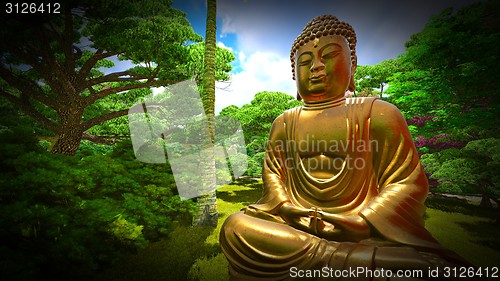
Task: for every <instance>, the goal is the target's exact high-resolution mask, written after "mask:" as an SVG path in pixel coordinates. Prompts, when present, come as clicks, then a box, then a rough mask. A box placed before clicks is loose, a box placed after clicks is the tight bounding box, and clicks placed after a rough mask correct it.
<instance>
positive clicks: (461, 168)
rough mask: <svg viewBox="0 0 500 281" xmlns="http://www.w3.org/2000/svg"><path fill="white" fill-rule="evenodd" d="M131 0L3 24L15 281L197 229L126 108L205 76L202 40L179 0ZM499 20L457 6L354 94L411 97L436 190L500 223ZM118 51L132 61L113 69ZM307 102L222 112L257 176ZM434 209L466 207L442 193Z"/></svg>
mask: <svg viewBox="0 0 500 281" xmlns="http://www.w3.org/2000/svg"><path fill="white" fill-rule="evenodd" d="M119 2H120V4H119V5H118V4H113V3H115V2H114V1H92V0H90V1H71V4H70V2H68V3H64V5H63V8H64V9H63V10H62V14H61V15H60V16H51V17H46V16H44V15H39V16H38V17H31V18H30V20H29V21H27V20H26V18H25V17H23V16H22V15H18V16H12V17H10V18H8V20H7V21H3V22H4V23H5V24H4V28H2V30H1V31H0V35H1V38H3V39H5V38H8V40H3V39H2V41H1V42H0V56H1V57H0V60H1V64H0V86H1V88H0V143H1V146H0V168H1V171H2V176H1V178H0V213H1V215H0V222H1V225H2V226H3V227H2V230H0V239H1V241H2V243H1V245H0V260H1V261H2V262H1V265H0V266H1V269H0V274H1V275H0V279H2V280H88V279H92V278H93V276H95V275H96V274H99V273H100V272H102V271H104V270H106V269H108V268H109V267H112V266H114V262H116V261H117V260H118V259H119V258H120V257H121V256H123V255H125V254H130V253H135V252H138V251H140V250H141V249H144V248H146V247H148V245H150V244H151V243H153V242H158V241H162V240H168V239H172V238H171V237H173V236H172V234H175V233H177V234H178V235H179V236H180V237H184V238H185V239H187V240H189V239H191V238H192V237H191V238H190V237H188V236H185V235H184V236H182V235H183V234H181V233H180V232H181V230H182V229H185V227H188V226H189V225H191V223H192V216H193V215H194V214H195V213H196V212H197V207H196V202H195V201H196V199H194V200H185V201H182V200H181V199H180V197H179V196H178V192H177V189H176V186H175V181H174V178H173V175H172V171H171V168H170V166H169V165H168V163H167V164H165V165H156V164H147V163H142V162H140V161H138V160H136V158H135V155H134V152H133V150H132V145H131V142H130V136H129V131H128V120H127V118H126V114H127V112H128V109H129V108H130V107H131V106H132V105H133V104H135V103H136V102H138V101H140V100H141V98H143V97H145V96H147V95H149V94H151V87H156V86H167V85H171V84H174V83H177V82H180V81H184V80H186V79H195V80H196V81H197V82H199V83H200V82H202V79H203V73H204V66H203V61H204V58H203V56H204V55H203V54H204V44H203V42H201V36H199V35H197V34H195V33H194V32H193V30H192V28H191V27H190V24H189V22H188V21H187V20H186V19H185V15H184V14H183V13H182V12H180V11H178V10H175V9H173V8H171V3H170V1H119ZM499 20H500V13H499V5H498V1H486V2H481V3H478V4H474V5H471V6H468V7H465V8H463V9H461V10H458V11H453V10H451V9H448V10H445V11H443V12H442V13H440V14H439V15H435V16H434V17H433V18H432V19H431V20H430V21H429V22H428V23H427V25H426V26H425V28H424V29H423V30H422V31H421V32H419V33H417V34H414V35H413V36H412V37H411V38H410V39H409V41H408V42H407V43H406V52H405V53H404V54H401V55H400V56H399V57H398V58H396V59H389V60H386V61H383V62H381V63H379V64H376V65H371V66H358V68H357V73H356V79H355V80H356V84H357V91H356V92H354V93H350V94H351V95H354V96H378V97H379V98H381V99H383V100H387V101H389V102H391V103H393V104H395V105H396V106H398V108H399V109H400V110H401V112H402V113H403V115H404V117H405V118H406V120H407V123H408V125H409V128H410V131H411V133H412V136H413V138H414V142H415V145H416V147H417V149H418V151H419V153H420V155H421V161H422V164H423V165H424V168H425V170H426V173H427V175H428V177H429V182H430V185H431V192H432V193H436V194H438V193H446V194H458V195H475V196H480V197H481V202H480V203H478V204H479V206H476V207H477V208H472V209H470V208H469V209H466V210H465V211H466V212H472V213H470V214H472V215H475V214H476V213H474V212H478V214H479V213H481V216H483V215H482V214H484V213H486V214H487V216H488V217H490V218H492V219H496V221H497V223H499V222H500V213H499V208H498V204H499V201H498V198H499V196H500V185H499V182H500V175H499V173H498V171H499V170H500V169H499V168H500V140H499V139H498V127H499V124H498V116H499V108H498V105H499V100H498V99H499V96H500V95H499V92H498V86H497V85H498V81H500V80H499V78H500V77H499V75H500V69H499V66H498V65H499V63H498V62H499V59H498V54H499V53H500V49H499V46H498V42H500V33H499V28H500V22H499ZM19 30H23V32H19ZM115 57H118V59H124V60H131V61H133V62H134V64H135V66H134V67H133V68H131V69H128V70H124V71H120V72H114V73H113V72H109V71H108V70H109V69H110V68H111V67H113V65H114V63H113V61H112V60H111V58H115ZM233 59H234V55H233V54H232V53H230V52H229V51H228V50H226V49H222V48H217V52H216V71H215V76H216V79H217V80H219V81H228V80H230V74H229V72H230V71H231V66H230V64H229V63H230V62H231V61H232V60H233ZM202 92H203V91H202ZM235 98H237V97H235ZM300 104H301V103H300V102H298V101H296V100H295V98H294V97H291V96H289V95H286V94H284V93H279V92H260V93H256V95H255V98H254V100H253V101H252V102H251V103H249V104H246V105H244V106H242V107H236V106H229V107H227V108H225V109H223V110H222V111H221V113H220V115H222V116H229V117H234V118H237V119H238V120H240V122H241V125H242V129H243V133H244V136H245V141H246V145H247V146H246V147H247V155H248V169H247V172H246V175H247V176H249V177H259V176H260V173H261V168H262V161H263V158H264V151H265V143H266V141H267V134H268V132H269V129H270V127H271V124H272V121H273V120H274V119H275V118H276V117H277V116H278V115H279V114H281V113H282V112H283V111H285V110H286V109H289V108H292V107H296V106H299V105H300ZM218 176H220V177H227V176H228V175H218ZM254 188H258V187H254ZM436 202H437V203H436ZM428 204H431V207H432V208H437V209H443V210H446V211H449V212H463V210H462V209H460V208H461V207H460V206H459V205H454V204H446V203H443V201H430V202H429V203H428ZM471 210H474V211H471ZM203 231H206V230H205V229H204V228H200V230H199V232H200V233H201V232H203ZM177 234H176V235H177ZM200 235H201V234H200ZM192 239H194V238H192ZM497 246H498V245H497ZM497 246H495V247H497ZM492 247H493V246H492ZM495 249H496V250H500V248H498V249H497V248H495ZM198 250H200V251H202V252H203V253H198V254H199V255H207V256H209V255H214V254H217V253H218V252H220V250H219V249H217V248H203V249H198ZM166 251H174V252H175V251H177V252H179V251H186V252H189V251H187V250H186V249H182V248H181V249H166ZM192 254H193V255H194V253H192Z"/></svg>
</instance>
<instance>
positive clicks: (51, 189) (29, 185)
mask: <svg viewBox="0 0 500 281" xmlns="http://www.w3.org/2000/svg"><path fill="white" fill-rule="evenodd" d="M3 128H4V130H0V139H2V140H5V141H8V142H6V143H5V144H4V145H2V146H0V153H2V154H1V155H2V157H1V159H0V166H1V167H2V173H3V175H2V177H1V178H0V198H1V199H0V202H1V205H0V212H1V213H2V216H1V217H0V223H1V225H2V226H4V227H3V228H2V230H0V239H2V241H3V244H4V246H2V247H0V251H1V252H0V258H1V259H2V267H1V271H0V272H1V273H0V279H1V280H88V279H92V276H93V274H95V272H96V271H97V270H99V269H102V268H104V267H106V266H107V265H108V264H110V263H112V262H113V261H115V260H116V259H117V257H119V256H121V255H123V254H124V253H126V252H135V251H137V250H138V249H140V248H143V247H144V246H145V245H147V244H148V243H149V242H150V241H157V240H159V239H161V238H163V237H167V236H168V234H169V233H170V232H171V231H172V230H173V229H174V228H175V227H176V226H177V225H182V224H186V225H189V224H190V223H191V216H192V214H193V213H194V210H195V205H194V204H193V203H192V202H191V201H181V199H180V198H179V196H178V195H177V191H176V189H175V182H174V179H173V176H172V175H171V171H170V169H169V167H168V165H154V164H145V163H141V162H139V161H137V160H135V157H134V155H133V152H132V148H131V145H130V142H124V143H122V144H120V145H117V146H115V147H114V148H113V151H112V152H111V153H109V152H108V153H107V149H98V150H97V151H92V149H91V148H89V147H84V149H83V150H81V151H79V152H78V154H77V155H76V156H74V157H67V156H62V155H54V154H51V153H49V152H47V151H46V150H45V149H43V148H42V147H39V146H37V144H38V140H37V139H36V138H35V137H34V135H33V133H30V134H28V133H25V134H18V133H17V132H18V131H23V132H27V130H26V128H25V127H19V126H4V127H3ZM15 136H18V137H19V136H21V138H16V137H15ZM12 151H15V152H16V153H18V154H17V155H16V157H13V155H12ZM106 153H107V154H106Z"/></svg>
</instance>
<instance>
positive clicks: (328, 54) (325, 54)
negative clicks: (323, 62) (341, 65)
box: [321, 51, 339, 59]
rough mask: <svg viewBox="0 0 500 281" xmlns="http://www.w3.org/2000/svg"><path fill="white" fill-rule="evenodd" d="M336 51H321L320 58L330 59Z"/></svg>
mask: <svg viewBox="0 0 500 281" xmlns="http://www.w3.org/2000/svg"><path fill="white" fill-rule="evenodd" d="M338 53H339V52H336V51H330V52H325V53H323V55H322V56H321V58H322V59H331V58H333V57H335V56H336V55H337V54H338Z"/></svg>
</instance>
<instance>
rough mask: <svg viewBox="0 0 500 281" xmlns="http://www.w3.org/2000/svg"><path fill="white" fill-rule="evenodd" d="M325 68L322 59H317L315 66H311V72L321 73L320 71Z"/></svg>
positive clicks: (314, 61) (314, 62)
mask: <svg viewBox="0 0 500 281" xmlns="http://www.w3.org/2000/svg"><path fill="white" fill-rule="evenodd" d="M324 68H325V65H324V64H323V62H322V61H321V59H319V58H318V59H315V60H313V64H312V65H311V69H310V70H311V72H315V71H319V70H323V69H324Z"/></svg>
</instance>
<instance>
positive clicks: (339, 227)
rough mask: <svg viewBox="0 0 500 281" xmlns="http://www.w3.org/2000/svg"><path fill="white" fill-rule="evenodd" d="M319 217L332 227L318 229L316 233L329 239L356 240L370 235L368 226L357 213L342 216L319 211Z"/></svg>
mask: <svg viewBox="0 0 500 281" xmlns="http://www.w3.org/2000/svg"><path fill="white" fill-rule="evenodd" d="M321 219H322V220H323V221H325V222H327V223H328V224H332V225H333V227H330V229H328V228H323V229H318V234H319V236H321V237H324V238H326V239H329V240H336V241H354V242H358V241H361V240H363V239H366V238H369V237H370V226H369V225H368V223H367V222H366V220H365V219H363V218H362V217H360V216H358V215H353V216H342V215H338V214H330V213H325V212H321Z"/></svg>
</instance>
